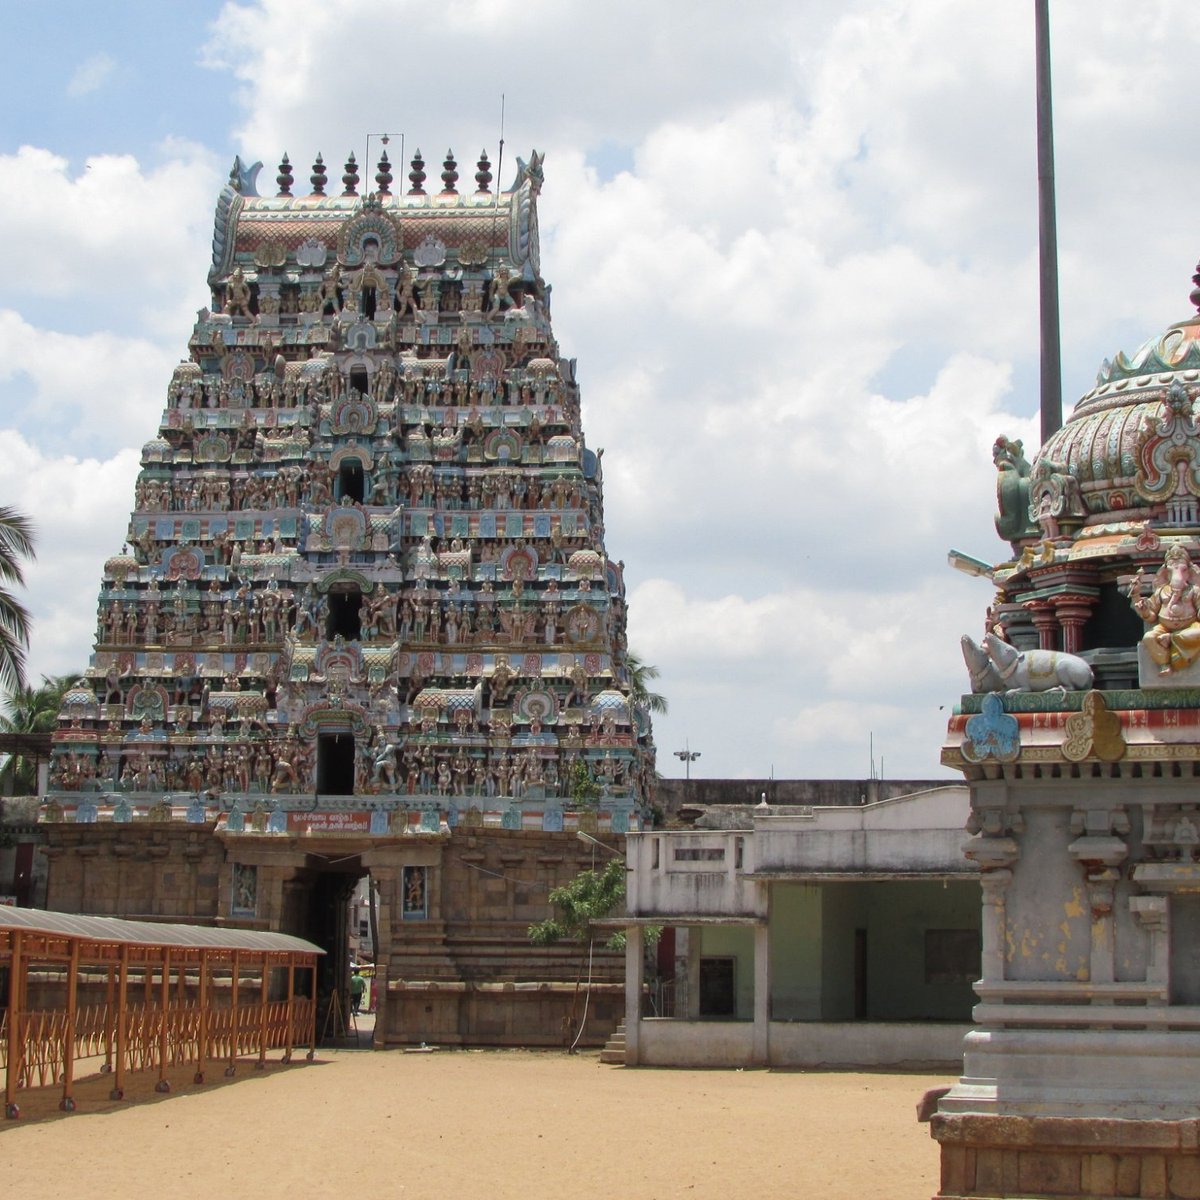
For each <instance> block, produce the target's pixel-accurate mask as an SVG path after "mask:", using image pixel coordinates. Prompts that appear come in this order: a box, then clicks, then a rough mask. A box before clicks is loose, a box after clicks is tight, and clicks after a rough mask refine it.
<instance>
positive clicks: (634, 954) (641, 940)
mask: <svg viewBox="0 0 1200 1200" xmlns="http://www.w3.org/2000/svg"><path fill="white" fill-rule="evenodd" d="M644 945H645V936H644V933H643V930H642V927H641V926H640V925H630V926H628V927H627V928H626V930H625V1065H626V1066H627V1067H636V1066H637V1065H638V1063H639V1062H640V1061H641V1041H642V1039H641V1031H642V977H643V971H644V968H645V954H644Z"/></svg>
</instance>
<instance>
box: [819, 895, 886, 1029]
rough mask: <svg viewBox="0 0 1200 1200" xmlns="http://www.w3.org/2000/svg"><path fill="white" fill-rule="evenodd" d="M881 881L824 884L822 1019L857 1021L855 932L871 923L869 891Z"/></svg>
mask: <svg viewBox="0 0 1200 1200" xmlns="http://www.w3.org/2000/svg"><path fill="white" fill-rule="evenodd" d="M878 886H879V885H878V884H857V883H826V884H822V885H821V892H822V896H821V1020H823V1021H853V1020H854V931H855V930H856V929H864V928H866V925H867V894H868V890H869V888H872V887H878ZM867 936H868V945H869V944H870V940H869V939H870V934H869V933H868V935H867Z"/></svg>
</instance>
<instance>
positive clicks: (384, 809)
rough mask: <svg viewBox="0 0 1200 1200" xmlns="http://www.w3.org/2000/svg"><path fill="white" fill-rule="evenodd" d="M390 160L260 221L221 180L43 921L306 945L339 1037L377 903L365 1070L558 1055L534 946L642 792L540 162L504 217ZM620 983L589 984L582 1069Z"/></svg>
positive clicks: (53, 820) (72, 756) (64, 724)
mask: <svg viewBox="0 0 1200 1200" xmlns="http://www.w3.org/2000/svg"><path fill="white" fill-rule="evenodd" d="M378 144H379V145H380V149H381V153H380V159H379V162H378V166H377V170H376V173H375V175H374V183H375V186H374V188H373V189H372V190H370V191H367V189H366V188H364V189H362V191H361V192H360V189H359V181H360V176H359V169H358V164H357V163H356V161H355V159H354V156H353V155H351V156H350V157H349V159H348V160H347V162H346V164H345V168H344V173H343V174H342V176H341V183H340V186H339V185H338V184H336V183H331V181H330V179H329V174H328V171H327V169H326V167H325V164H324V162H323V160H322V159H321V157H320V156H319V155H318V157H317V160H316V161H315V162H314V164H313V167H312V174H311V176H310V178H309V183H308V185H307V186H306V187H303V188H302V187H301V186H300V185H299V184H298V183H297V181H296V179H295V175H294V171H293V168H292V165H291V163H290V161H289V160H288V158H287V156H286V155H285V156H284V158H283V160H282V161H281V162H280V164H279V167H278V174H277V175H276V179H275V183H276V191H275V193H274V194H273V195H269V196H263V195H259V193H258V188H257V176H258V172H259V168H260V166H261V164H259V165H256V166H254V167H250V168H247V167H245V166H244V165H243V164H242V163H241V162H240V161H237V162H235V164H234V169H233V171H232V172H231V175H230V179H229V183H228V185H227V186H226V187H225V188H224V189H223V191H222V192H221V195H220V196H219V198H218V201H217V208H216V214H215V219H214V230H213V260H212V265H211V269H210V271H209V276H208V282H209V285H210V287H211V291H212V304H211V308H206V309H203V310H202V311H201V312H200V313H199V315H198V318H197V321H196V324H195V327H194V329H193V331H192V334H191V337H190V338H189V340H188V343H187V357H186V359H185V361H183V362H182V363H181V364H180V365H179V366H178V367H177V368H176V369H175V371H174V373H173V376H172V379H171V380H170V383H169V386H168V387H167V397H166V407H165V410H164V412H163V415H162V419H161V421H160V423H159V428H158V430H157V432H156V434H155V436H153V437H151V438H150V440H149V441H147V442H146V444H145V446H144V447H143V451H142V468H141V472H140V474H139V476H138V480H137V485H136V489H135V495H134V497H133V511H132V513H131V517H130V523H129V529H128V539H127V542H126V545H125V546H124V547H122V548H121V550H120V552H119V553H115V554H113V555H112V556H111V557H110V558H109V559H108V561H107V562H106V563H105V568H104V577H103V579H102V581H101V585H100V596H99V608H98V613H97V625H96V642H95V652H94V654H93V656H92V661H91V666H90V669H89V671H88V673H87V677H86V678H85V679H84V680H83V681H82V682H81V683H80V684H79V685H78V686H76V687H75V688H74V689H72V690H71V691H70V692H68V693H67V694H66V696H65V698H64V705H63V709H62V713H61V715H60V719H59V723H58V729H57V731H56V733H55V735H54V747H53V757H52V762H51V765H50V771H49V784H48V790H47V791H46V794H45V796H44V798H43V804H42V808H41V829H42V831H43V833H44V836H45V842H46V851H47V855H48V862H49V878H48V904H49V906H50V907H52V908H58V909H64V908H70V909H75V910H81V911H85V912H93V913H117V914H120V915H123V916H135V915H136V916H142V917H148V918H151V919H153V918H159V919H165V918H168V917H170V918H172V919H180V918H189V919H194V920H197V921H216V922H223V923H230V924H240V925H245V926H247V927H252V928H266V929H275V930H280V931H284V932H293V933H297V934H299V935H300V936H303V937H305V938H308V939H309V940H311V941H313V942H316V943H317V944H319V945H321V946H322V947H323V948H325V949H326V950H327V951H328V953H327V955H326V956H325V958H324V959H322V967H321V973H320V979H319V984H320V987H321V989H322V993H323V996H324V998H325V999H328V998H330V997H333V996H335V995H336V996H338V997H340V998H341V1000H342V1001H343V1003H342V1009H343V1011H344V1009H345V1004H344V1000H345V995H346V990H347V979H348V960H349V937H348V931H347V928H346V915H347V908H348V901H349V898H350V894H351V892H352V890H353V888H354V886H355V884H356V882H357V881H358V880H359V879H360V878H362V877H363V876H364V875H367V874H369V876H370V879H371V884H372V894H373V896H374V901H375V907H376V909H377V913H376V918H377V924H378V958H379V961H378V962H377V964H376V967H377V981H379V982H380V983H381V984H383V985H384V986H382V987H381V989H380V990H381V992H382V993H383V996H384V1011H383V1012H382V1013H381V1017H380V1020H379V1024H378V1030H377V1041H378V1043H379V1044H381V1045H387V1044H392V1043H398V1042H403V1041H418V1042H419V1041H429V1040H431V1039H433V1040H437V1041H440V1042H456V1041H457V1042H479V1043H499V1044H505V1043H509V1042H526V1043H540V1044H560V1043H561V1041H562V1039H563V1036H564V1027H569V1026H570V1025H571V1024H572V1022H573V1020H574V1019H575V1010H576V1005H577V1003H578V997H577V989H576V983H575V980H576V976H577V974H578V970H579V957H580V956H579V954H578V951H577V948H576V947H575V946H574V945H571V946H566V947H551V948H544V949H539V950H536V951H535V950H534V949H533V948H532V947H531V946H530V945H529V939H528V926H529V925H530V924H532V923H534V922H535V921H538V920H540V919H541V918H543V917H545V916H548V915H549V913H550V909H549V905H548V900H547V897H548V894H549V892H550V890H551V889H552V888H553V887H555V886H557V885H559V884H561V883H565V882H566V881H567V880H568V879H570V878H571V877H572V876H573V875H574V874H575V873H576V872H577V871H578V870H579V869H580V864H581V863H586V864H590V863H591V861H592V853H593V851H594V847H593V848H591V849H588V850H585V849H584V848H583V847H582V845H581V843H580V842H579V841H578V840H577V839H576V834H577V833H578V832H584V833H586V834H588V835H589V836H597V835H599V836H601V837H608V838H609V840H610V842H611V844H612V845H613V846H616V845H618V844H619V843H620V839H621V838H622V837H623V836H624V834H625V833H627V832H628V831H630V830H635V829H637V828H639V827H641V825H642V822H643V819H644V817H645V815H646V814H647V813H648V811H649V807H650V801H651V796H650V789H651V786H652V782H653V779H654V746H653V741H652V736H651V728H650V721H649V715H648V713H647V710H646V708H645V706H644V704H643V703H642V702H641V700H640V698H639V696H638V695H637V694H636V693H635V690H634V688H633V680H632V678H631V673H630V669H629V661H628V656H627V645H626V637H625V625H626V612H625V578H624V565H623V564H622V563H621V562H619V561H613V560H611V559H610V558H609V556H608V552H607V549H606V546H605V541H604V505H603V470H602V465H601V457H600V454H599V453H598V452H596V451H593V450H592V449H590V448H589V447H588V446H587V444H586V439H585V437H584V432H583V428H582V422H581V416H580V391H579V385H578V382H577V379H576V367H575V363H574V360H571V359H567V358H565V357H563V356H562V355H561V354H560V353H559V348H558V345H557V343H556V341H555V339H554V335H553V331H552V327H551V321H550V288H549V286H548V285H547V284H546V282H545V281H544V280H543V279H542V276H541V264H540V251H539V236H538V222H537V203H538V196H539V194H540V191H541V187H542V165H541V158H540V156H539V155H537V154H534V155H532V156H531V158H530V161H529V162H527V163H526V162H521V161H520V160H518V169H517V171H516V178H515V179H514V181H513V183H512V185H511V187H510V188H509V189H508V190H507V191H502V190H500V189H499V188H497V189H495V190H494V189H493V186H492V178H493V176H492V171H491V164H490V162H489V161H488V158H487V155H486V154H484V155H482V156H481V157H480V159H479V161H478V163H477V164H476V167H475V171H474V175H473V183H469V184H468V183H467V182H466V181H464V186H462V187H461V188H460V187H459V172H458V165H457V163H456V162H455V160H454V158H453V155H447V157H446V159H445V161H444V162H443V164H442V169H441V172H440V181H439V182H434V180H432V179H430V177H429V175H428V174H427V172H426V170H425V162H424V159H423V158H422V157H421V155H420V152H419V151H418V152H417V154H416V155H414V157H413V159H412V162H411V164H410V169H409V172H408V186H407V187H406V188H401V187H396V188H393V186H392V185H393V178H394V177H393V174H392V168H391V164H390V162H389V160H388V157H387V152H386V139H383V140H382V142H381V143H378ZM427 184H428V186H427ZM619 969H620V964H619V963H618V962H613V961H612V960H611V956H606V955H603V954H602V955H600V956H599V958H598V959H597V960H596V961H595V963H594V969H593V978H592V995H591V999H590V1003H589V1006H588V1013H589V1028H588V1030H586V1031H585V1034H586V1037H587V1039H588V1040H603V1038H604V1036H606V1035H607V1033H608V1032H610V1031H611V1021H610V1022H609V1027H608V1028H602V1027H601V1023H603V1022H605V1021H608V1020H609V1018H610V1017H611V1018H612V1019H613V1020H615V1016H616V1013H615V1008H614V1007H613V1006H612V1005H610V1003H609V1001H608V999H606V995H605V989H606V988H614V987H615V988H617V994H618V995H619V986H618V985H617V983H616V982H615V976H614V971H619ZM319 999H321V998H320V997H319ZM610 1009H611V1010H612V1011H610ZM568 1032H569V1031H568Z"/></svg>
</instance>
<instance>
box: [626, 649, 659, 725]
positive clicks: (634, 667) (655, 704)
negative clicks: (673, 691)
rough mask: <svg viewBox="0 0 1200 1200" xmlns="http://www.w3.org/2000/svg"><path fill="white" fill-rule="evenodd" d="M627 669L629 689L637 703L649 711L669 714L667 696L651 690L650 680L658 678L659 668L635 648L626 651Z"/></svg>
mask: <svg viewBox="0 0 1200 1200" xmlns="http://www.w3.org/2000/svg"><path fill="white" fill-rule="evenodd" d="M625 669H626V670H627V671H628V672H629V691H630V694H631V695H632V696H633V700H634V703H635V704H640V705H641V706H642V707H643V708H645V709H647V710H648V711H649V712H652V713H658V714H659V715H660V716H664V717H665V716H666V715H667V698H666V696H664V695H663V694H662V693H661V692H652V691H651V690H650V686H649V685H650V680H652V679H657V678H658V674H659V672H658V668H657V667H654V666H651V665H650V664H649V663H648V662H643V661H642V656H641V655H640V654H638V653H637V652H636V651H634V650H628V651H626V653H625Z"/></svg>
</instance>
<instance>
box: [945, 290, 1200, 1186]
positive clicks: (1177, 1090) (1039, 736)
mask: <svg viewBox="0 0 1200 1200" xmlns="http://www.w3.org/2000/svg"><path fill="white" fill-rule="evenodd" d="M1195 282H1196V284H1197V288H1196V290H1195V291H1193V292H1192V296H1191V299H1192V302H1193V304H1196V305H1200V275H1197V276H1196V277H1195ZM1198 398H1200V316H1197V315H1192V316H1191V317H1189V318H1187V319H1185V320H1183V321H1181V322H1179V323H1177V324H1175V325H1172V326H1171V327H1170V328H1168V329H1167V330H1166V331H1165V332H1164V333H1163V334H1161V335H1160V336H1157V337H1154V338H1151V339H1150V340H1149V341H1147V342H1146V343H1145V344H1143V345H1142V346H1141V347H1139V348H1138V350H1137V351H1135V352H1134V353H1133V354H1129V355H1126V354H1118V355H1116V356H1115V357H1114V358H1113V359H1112V361H1111V362H1105V363H1104V364H1103V365H1102V366H1101V368H1100V372H1099V376H1098V378H1097V381H1096V386H1095V387H1094V388H1093V389H1092V390H1091V391H1090V392H1088V393H1087V395H1085V396H1084V397H1083V399H1082V400H1080V402H1079V403H1078V405H1077V406H1076V407H1075V410H1074V412H1073V414H1072V415H1071V417H1070V418H1069V419H1068V420H1067V421H1066V423H1065V424H1064V425H1063V426H1062V428H1061V429H1059V430H1058V431H1057V432H1054V433H1053V434H1052V435H1051V436H1050V437H1049V438H1048V440H1047V441H1046V443H1045V444H1044V445H1043V446H1042V448H1041V449H1040V450H1039V451H1038V452H1037V453H1036V454H1035V455H1034V456H1033V458H1032V461H1028V460H1027V459H1026V457H1025V455H1024V452H1023V447H1022V446H1021V444H1020V443H1019V442H1013V441H1010V440H1009V439H1007V438H1003V437H1002V438H999V439H998V440H997V442H996V444H995V462H996V466H997V468H998V477H997V479H998V495H999V507H1000V511H999V515H998V517H997V521H996V525H997V529H998V531H999V532H1000V534H1001V536H1002V537H1003V538H1004V539H1005V540H1006V541H1007V542H1009V544H1010V549H1011V553H1010V554H1009V556H1008V557H1007V558H1006V559H1005V561H1003V562H1001V563H999V564H997V565H995V566H990V567H989V566H987V564H983V563H980V562H979V561H978V560H974V561H973V562H972V560H965V556H958V557H959V559H960V560H965V561H966V565H968V566H969V567H973V568H974V573H978V574H983V575H986V576H988V577H989V578H990V579H991V581H992V583H993V584H994V586H995V589H996V591H995V599H994V602H993V604H992V606H991V607H990V609H989V611H988V614H987V618H986V622H985V633H984V636H983V638H982V640H981V641H978V642H977V641H976V640H975V639H974V638H972V637H969V636H968V637H964V638H963V639H962V644H963V652H964V656H965V658H966V665H967V669H968V674H969V677H970V681H971V682H970V693H969V694H967V695H965V696H963V698H962V701H961V703H960V705H959V706H958V708H957V710H956V713H955V715H954V716H953V718H952V719H951V721H950V725H949V732H948V735H947V740H946V744H945V747H944V749H943V754H942V761H943V762H944V763H945V764H946V765H948V766H952V767H956V768H958V769H960V770H961V771H962V772H963V774H964V775H965V777H966V779H967V781H968V783H969V787H970V793H971V799H970V807H971V816H970V824H969V827H968V829H969V834H970V837H969V840H968V842H967V844H966V847H965V851H966V854H967V855H968V857H969V858H971V859H973V860H974V861H975V862H976V863H977V864H978V866H979V868H980V880H981V885H982V892H983V904H982V910H983V919H982V943H983V949H982V979H981V980H980V982H979V983H977V984H976V985H975V991H976V994H977V995H978V997H979V1003H978V1005H977V1006H976V1008H975V1010H974V1022H975V1028H974V1030H973V1031H972V1032H971V1033H970V1034H968V1035H967V1039H966V1045H965V1061H964V1070H963V1075H962V1077H961V1079H960V1080H959V1082H958V1084H957V1085H956V1086H955V1087H954V1088H952V1089H951V1090H950V1092H949V1094H948V1095H947V1096H945V1097H944V1098H943V1099H942V1100H941V1102H940V1111H939V1113H938V1114H937V1115H936V1116H934V1118H933V1135H934V1137H935V1138H936V1139H937V1140H938V1141H939V1142H940V1143H941V1153H942V1179H941V1190H940V1192H939V1195H940V1196H942V1197H955V1198H962V1197H998V1196H1050V1195H1053V1196H1105V1197H1108V1196H1138V1197H1150V1196H1177V1197H1187V1196H1200V1142H1198V1140H1197V1128H1198V1122H1197V1109H1196V1079H1197V1071H1198V1069H1200V661H1198V659H1200V569H1198V567H1197V565H1196V563H1197V558H1198V557H1200V424H1198V420H1200V417H1198V414H1197V407H1196V406H1197V400H1198Z"/></svg>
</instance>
